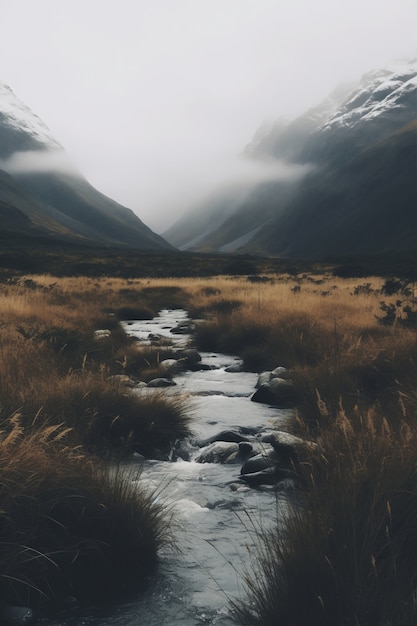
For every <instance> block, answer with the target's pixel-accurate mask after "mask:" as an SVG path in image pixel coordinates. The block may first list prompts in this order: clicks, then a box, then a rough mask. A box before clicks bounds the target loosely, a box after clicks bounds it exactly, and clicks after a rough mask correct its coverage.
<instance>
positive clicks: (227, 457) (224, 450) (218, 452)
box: [195, 441, 239, 463]
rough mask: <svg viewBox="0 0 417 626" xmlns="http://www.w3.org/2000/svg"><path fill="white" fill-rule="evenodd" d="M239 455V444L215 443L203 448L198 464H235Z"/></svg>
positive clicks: (231, 442)
mask: <svg viewBox="0 0 417 626" xmlns="http://www.w3.org/2000/svg"><path fill="white" fill-rule="evenodd" d="M238 454H239V444H238V443H235V442H233V441H214V442H213V443H210V444H209V445H208V446H204V448H201V450H200V454H199V455H198V456H197V457H196V458H195V461H196V463H233V462H234V461H236V460H237V456H238Z"/></svg>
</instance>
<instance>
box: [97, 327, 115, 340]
mask: <svg viewBox="0 0 417 626" xmlns="http://www.w3.org/2000/svg"><path fill="white" fill-rule="evenodd" d="M110 335H111V332H110V331H109V329H108V328H102V329H100V330H95V331H94V336H95V338H96V339H106V338H107V337H110Z"/></svg>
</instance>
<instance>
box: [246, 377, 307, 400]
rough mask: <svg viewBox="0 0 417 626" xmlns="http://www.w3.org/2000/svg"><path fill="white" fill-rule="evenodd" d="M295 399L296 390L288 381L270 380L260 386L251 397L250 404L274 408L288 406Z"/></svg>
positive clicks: (282, 379)
mask: <svg viewBox="0 0 417 626" xmlns="http://www.w3.org/2000/svg"><path fill="white" fill-rule="evenodd" d="M296 399H297V393H296V390H295V388H294V386H293V384H292V382H291V381H290V380H286V379H285V378H271V380H270V381H269V383H264V384H262V385H261V386H260V387H259V388H258V389H257V391H255V393H254V394H253V396H252V397H251V400H252V402H262V403H265V404H272V405H274V406H288V405H291V404H293V403H294V402H295V401H296Z"/></svg>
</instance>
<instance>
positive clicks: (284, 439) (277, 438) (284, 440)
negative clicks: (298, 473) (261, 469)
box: [261, 430, 317, 452]
mask: <svg viewBox="0 0 417 626" xmlns="http://www.w3.org/2000/svg"><path fill="white" fill-rule="evenodd" d="M261 440H262V441H263V442H264V443H270V444H271V445H272V446H273V448H274V449H275V450H276V449H277V447H279V446H280V445H281V446H282V445H286V446H291V447H292V448H294V450H296V451H297V452H301V451H302V450H306V449H307V450H314V449H315V448H317V444H316V443H315V442H314V441H308V440H307V439H302V438H301V437H297V436H296V435H292V434H291V433H287V432H286V431H284V430H272V431H270V432H269V433H266V434H264V435H263V436H262V437H261Z"/></svg>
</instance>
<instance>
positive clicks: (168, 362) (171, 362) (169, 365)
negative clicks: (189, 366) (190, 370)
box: [159, 359, 184, 375]
mask: <svg viewBox="0 0 417 626" xmlns="http://www.w3.org/2000/svg"><path fill="white" fill-rule="evenodd" d="M159 368H160V370H161V372H163V373H164V374H167V375H170V374H177V373H178V372H182V371H183V370H184V363H183V361H182V360H179V359H164V360H163V361H161V362H160V363H159Z"/></svg>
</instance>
